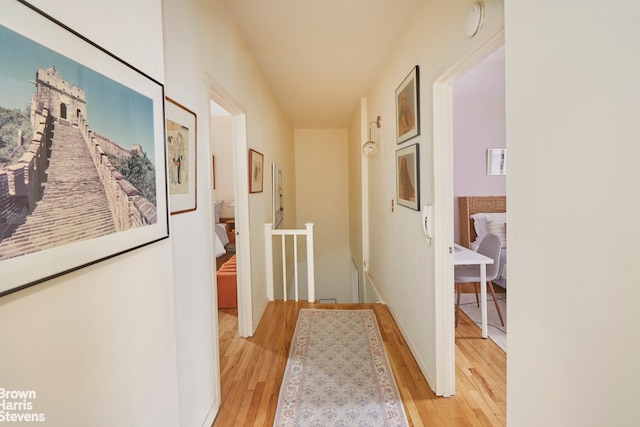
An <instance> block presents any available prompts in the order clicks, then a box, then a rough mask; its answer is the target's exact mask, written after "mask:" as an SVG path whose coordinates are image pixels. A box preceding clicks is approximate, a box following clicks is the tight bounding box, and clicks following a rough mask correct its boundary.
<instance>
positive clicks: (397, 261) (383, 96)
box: [368, 1, 501, 387]
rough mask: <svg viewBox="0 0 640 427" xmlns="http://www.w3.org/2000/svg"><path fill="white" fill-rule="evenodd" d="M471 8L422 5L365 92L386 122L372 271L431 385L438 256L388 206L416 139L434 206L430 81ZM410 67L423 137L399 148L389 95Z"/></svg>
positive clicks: (375, 174)
mask: <svg viewBox="0 0 640 427" xmlns="http://www.w3.org/2000/svg"><path fill="white" fill-rule="evenodd" d="M468 6H469V4H468V3H467V2H465V1H455V2H451V1H438V2H428V3H426V2H424V3H421V4H420V5H419V7H418V9H417V10H416V11H415V12H414V14H413V18H412V20H411V21H410V22H408V23H407V30H406V32H405V33H404V34H403V35H402V37H401V39H400V40H399V42H398V44H397V45H396V47H395V48H394V49H393V52H394V53H393V55H392V56H391V57H390V58H388V60H387V62H386V66H385V67H384V68H383V69H382V70H381V72H380V77H379V78H378V80H377V81H376V83H375V85H374V87H373V89H372V91H371V93H370V94H369V95H368V101H369V102H368V111H369V118H370V121H372V120H375V116H376V115H378V114H380V115H381V116H382V123H383V125H382V128H381V129H380V132H379V135H380V143H381V152H380V154H379V155H378V156H377V157H375V158H373V159H369V161H368V169H369V182H368V186H369V206H368V209H369V215H370V218H369V220H370V225H369V230H370V239H371V242H370V251H371V254H370V272H371V275H372V277H373V280H374V281H375V283H376V284H377V287H378V290H379V291H380V293H381V296H382V297H383V299H384V300H385V301H386V302H387V304H388V306H389V308H390V310H391V311H392V313H393V315H394V318H395V319H396V321H397V323H398V325H399V326H400V328H401V329H402V331H403V334H404V336H405V338H406V340H407V342H408V344H409V346H410V347H411V349H412V351H413V353H414V356H415V357H416V359H417V361H418V363H419V364H420V366H421V368H422V370H423V372H424V374H425V376H426V377H427V380H428V381H429V382H430V384H431V386H432V387H435V368H436V354H435V345H434V344H435V332H436V327H437V326H436V319H435V314H434V313H435V307H436V304H437V302H436V300H435V278H434V256H435V255H434V251H433V247H431V246H428V245H427V243H426V241H425V239H424V237H423V236H424V235H423V232H422V228H421V225H420V222H421V216H420V212H418V211H415V210H411V209H409V208H406V207H403V206H396V208H395V212H392V210H391V201H392V200H395V199H396V178H395V173H396V168H395V151H396V150H397V149H398V148H400V147H406V146H409V145H411V144H414V143H418V144H419V146H420V199H421V201H420V204H421V205H425V204H428V203H433V185H434V181H433V134H432V129H433V125H432V123H433V120H432V117H433V96H432V92H433V90H432V85H433V80H434V78H435V77H439V76H440V74H441V73H442V72H444V71H445V70H446V67H447V66H450V64H449V61H450V58H452V57H453V56H455V54H456V52H458V51H460V50H461V49H462V48H464V47H465V45H466V44H468V43H473V42H472V41H470V40H469V39H468V38H466V37H465V36H464V34H463V28H464V22H465V18H466V12H467V8H468ZM500 13H501V11H500V8H499V7H498V8H487V19H497V18H496V15H497V14H500ZM500 16H501V15H500ZM482 31H484V30H481V32H482ZM478 37H481V35H480V34H479V36H478ZM415 65H419V66H420V94H419V95H420V100H421V101H420V107H421V110H420V119H421V125H422V134H421V135H420V136H418V137H416V138H414V139H412V140H410V141H408V142H405V143H403V144H401V145H397V144H396V140H395V133H396V128H395V126H396V124H395V123H396V120H395V101H394V92H395V89H396V88H397V87H398V85H399V84H400V83H401V82H402V80H403V79H404V78H405V77H406V76H407V74H408V73H409V72H410V71H411V69H412V68H413V67H414V66H415Z"/></svg>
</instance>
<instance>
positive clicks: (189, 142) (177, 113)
mask: <svg viewBox="0 0 640 427" xmlns="http://www.w3.org/2000/svg"><path fill="white" fill-rule="evenodd" d="M165 99H166V101H167V102H166V106H165V111H166V115H167V159H168V162H169V171H168V172H169V174H168V175H169V176H168V178H169V200H170V202H171V215H175V214H180V213H184V212H189V211H195V210H196V203H197V202H196V201H197V183H196V162H197V157H196V150H197V141H196V132H197V129H196V126H197V116H196V113H194V112H193V111H191V110H189V109H188V108H186V107H184V106H183V105H181V104H179V103H178V102H176V101H174V100H173V99H171V98H169V97H166V98H165Z"/></svg>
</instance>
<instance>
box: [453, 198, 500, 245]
mask: <svg viewBox="0 0 640 427" xmlns="http://www.w3.org/2000/svg"><path fill="white" fill-rule="evenodd" d="M458 207H459V212H460V245H462V246H464V247H466V248H469V247H471V242H473V241H475V240H476V237H477V235H476V230H475V228H474V227H473V219H471V215H473V214H476V213H480V212H506V211H507V197H506V196H460V197H458Z"/></svg>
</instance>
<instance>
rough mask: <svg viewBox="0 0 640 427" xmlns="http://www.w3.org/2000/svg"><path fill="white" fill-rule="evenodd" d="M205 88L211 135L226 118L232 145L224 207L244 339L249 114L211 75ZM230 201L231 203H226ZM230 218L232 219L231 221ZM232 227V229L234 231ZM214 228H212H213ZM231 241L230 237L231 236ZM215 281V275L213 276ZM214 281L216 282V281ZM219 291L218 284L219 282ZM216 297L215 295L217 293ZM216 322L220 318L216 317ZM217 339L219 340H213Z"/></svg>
mask: <svg viewBox="0 0 640 427" xmlns="http://www.w3.org/2000/svg"><path fill="white" fill-rule="evenodd" d="M206 85H207V91H208V98H209V131H210V133H209V135H210V136H211V135H213V134H214V133H215V129H214V126H216V123H220V121H218V120H214V115H215V116H217V117H225V119H224V120H222V122H224V123H227V124H226V125H225V126H227V127H228V128H227V129H226V130H225V131H224V132H226V133H228V137H227V138H226V139H227V140H228V142H227V143H228V144H229V145H230V146H231V147H230V150H228V156H229V157H230V158H229V159H226V162H227V164H228V165H230V170H229V172H230V174H231V175H232V176H231V177H230V179H229V181H230V182H233V185H232V187H233V190H232V196H233V197H230V195H231V190H229V191H230V192H229V193H227V196H225V200H224V201H223V204H224V205H226V206H225V208H226V209H227V210H226V212H233V224H232V225H231V226H230V227H229V228H228V230H229V232H230V233H231V232H232V231H231V230H233V232H232V233H233V240H234V242H233V244H234V246H235V248H234V249H235V253H236V282H237V305H238V334H239V335H240V336H241V337H248V336H251V335H252V333H253V329H252V324H253V319H252V302H251V301H252V298H251V270H250V265H251V259H250V250H249V249H250V240H249V233H248V232H245V230H248V229H249V193H248V188H249V185H248V174H249V171H248V155H247V152H248V150H247V131H246V121H247V119H246V114H245V112H244V109H243V108H242V106H241V105H240V104H239V103H237V102H236V101H235V100H234V99H233V98H232V97H231V96H230V95H229V94H228V93H227V92H226V91H225V90H224V88H223V87H222V86H221V85H219V84H218V83H217V82H216V81H215V80H214V79H213V78H212V77H211V76H209V75H206ZM210 144H211V146H210V152H211V153H212V156H213V157H212V161H211V162H210V164H211V177H212V184H215V179H216V176H215V174H216V172H217V171H216V170H215V169H216V168H215V165H216V161H215V153H216V151H217V147H216V145H215V144H216V143H215V141H211V143H210ZM218 160H219V161H218V162H217V163H218V165H219V166H220V165H221V164H222V161H223V159H222V158H221V159H218ZM210 188H211V193H210V194H211V197H210V203H211V208H212V209H211V212H212V218H211V224H214V223H215V222H216V219H215V207H214V205H215V200H216V190H215V189H214V188H213V185H211V186H210ZM226 199H230V200H226ZM228 219H230V218H228ZM231 227H233V228H231ZM212 228H213V227H212ZM210 239H211V247H212V248H215V246H216V241H215V240H216V239H215V234H214V231H213V230H212V232H211V236H210ZM230 240H231V236H230ZM213 276H214V278H215V274H214V275H213ZM214 280H215V279H214ZM216 289H217V283H216ZM214 295H215V293H214ZM213 300H214V301H213V303H214V305H213V308H214V312H216V313H217V298H216V297H214V298H213ZM216 321H217V315H216ZM217 331H218V328H217V325H216V328H215V332H216V334H217ZM214 339H215V340H217V339H218V337H217V336H216V337H214Z"/></svg>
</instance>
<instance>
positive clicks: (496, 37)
mask: <svg viewBox="0 0 640 427" xmlns="http://www.w3.org/2000/svg"><path fill="white" fill-rule="evenodd" d="M503 44H504V22H502V24H501V25H500V23H496V25H495V26H494V29H493V32H489V31H488V32H487V33H485V37H479V38H478V40H474V41H473V42H470V43H469V45H468V46H467V48H466V49H464V50H463V51H462V52H460V53H459V54H458V55H456V57H454V58H453V60H452V61H451V62H450V63H449V64H447V66H446V67H444V71H443V72H442V73H439V74H436V76H438V77H437V78H436V79H435V81H434V84H433V171H434V215H433V216H434V229H435V230H438V232H436V233H435V235H434V241H433V244H434V250H435V283H436V287H435V301H436V307H435V311H436V313H435V320H436V336H435V339H436V381H435V384H436V387H435V393H436V394H437V395H438V396H445V397H448V396H452V395H454V394H455V384H456V377H455V354H456V353H455V319H454V289H453V288H454V287H453V228H454V224H453V216H454V209H453V198H454V191H453V82H454V80H456V79H457V78H459V77H461V76H462V75H463V74H464V73H466V72H467V71H469V70H470V69H471V68H473V67H474V66H475V65H477V64H478V63H479V62H480V61H481V60H482V59H484V58H486V57H487V56H488V55H489V54H490V53H492V52H493V51H495V50H496V49H497V48H499V47H500V46H502V45H503Z"/></svg>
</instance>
